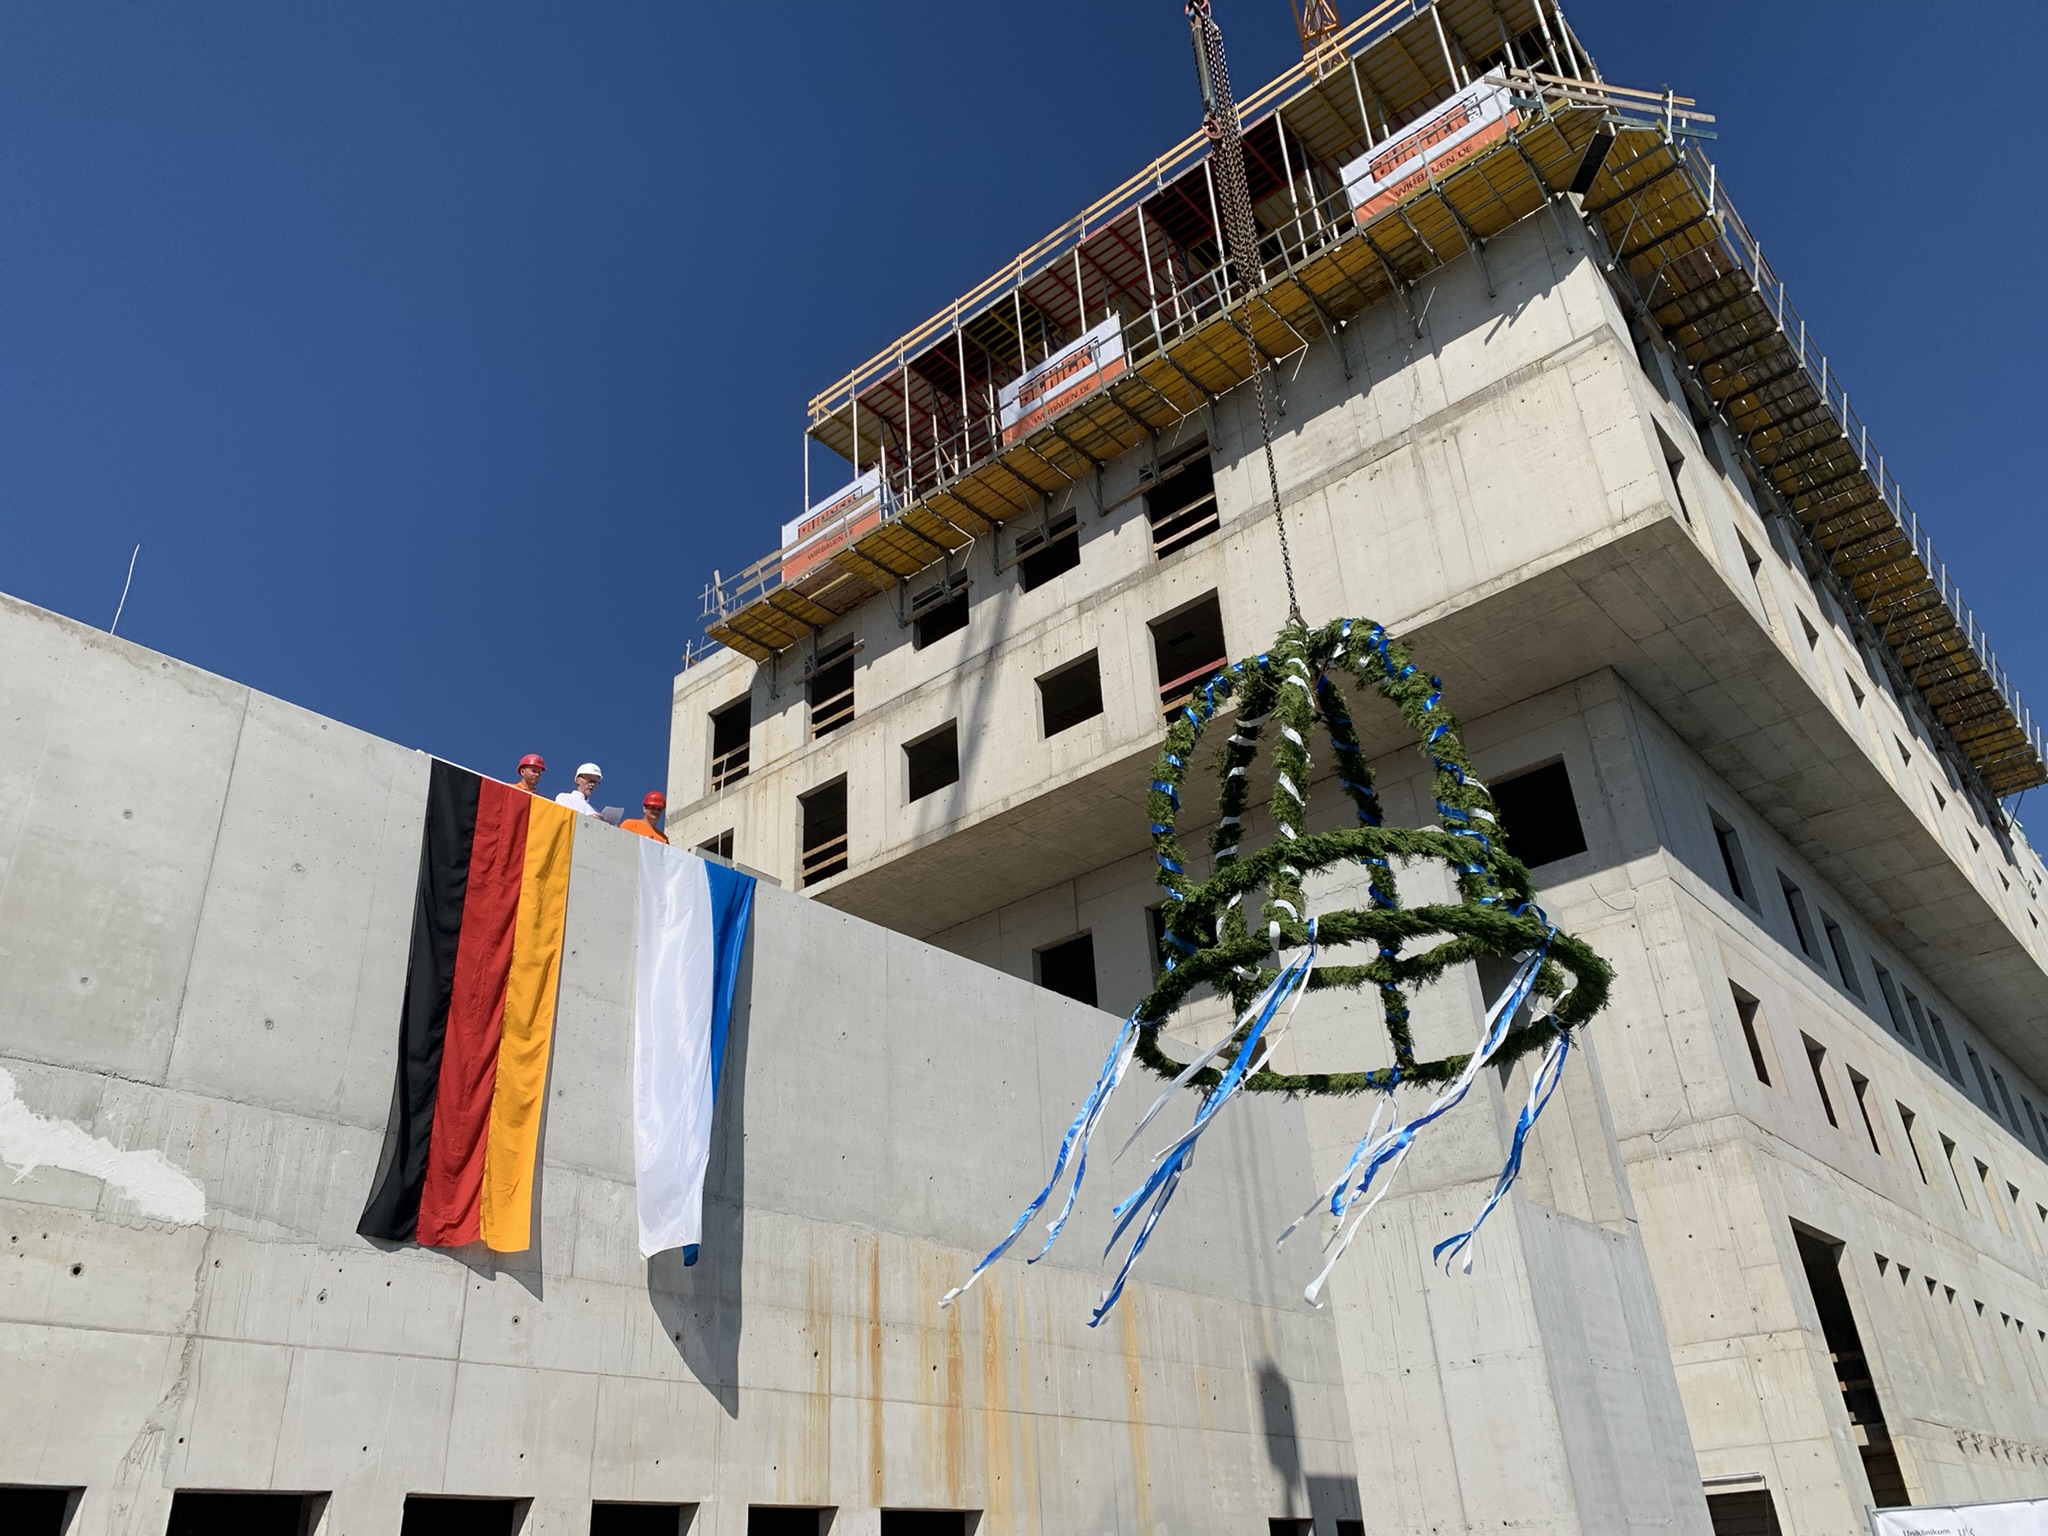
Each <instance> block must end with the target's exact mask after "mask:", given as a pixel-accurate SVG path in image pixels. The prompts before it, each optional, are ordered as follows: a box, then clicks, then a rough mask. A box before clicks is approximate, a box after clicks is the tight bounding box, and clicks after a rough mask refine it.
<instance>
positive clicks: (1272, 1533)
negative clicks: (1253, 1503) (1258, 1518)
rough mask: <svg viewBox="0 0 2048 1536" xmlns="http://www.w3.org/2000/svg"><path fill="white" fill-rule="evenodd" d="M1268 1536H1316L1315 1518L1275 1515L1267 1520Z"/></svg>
mask: <svg viewBox="0 0 2048 1536" xmlns="http://www.w3.org/2000/svg"><path fill="white" fill-rule="evenodd" d="M1266 1536H1316V1523H1315V1521H1313V1520H1302V1519H1295V1518H1291V1517H1288V1516H1284V1515H1274V1516H1273V1517H1272V1518H1270V1519H1269V1520H1267V1521H1266Z"/></svg>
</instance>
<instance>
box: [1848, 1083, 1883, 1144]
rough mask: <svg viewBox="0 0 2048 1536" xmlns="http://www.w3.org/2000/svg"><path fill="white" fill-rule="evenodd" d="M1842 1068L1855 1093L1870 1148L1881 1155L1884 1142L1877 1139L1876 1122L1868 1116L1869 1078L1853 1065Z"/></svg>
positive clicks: (1851, 1089) (1858, 1111)
mask: <svg viewBox="0 0 2048 1536" xmlns="http://www.w3.org/2000/svg"><path fill="white" fill-rule="evenodd" d="M1844 1070H1845V1071H1847V1072H1848V1074H1849V1091H1850V1092H1851V1093H1853V1094H1855V1095H1856V1113H1857V1114H1859V1115H1861V1116H1862V1117H1863V1134H1864V1135H1866V1136H1868V1137H1869V1138H1870V1150H1871V1151H1873V1152H1875V1153H1876V1154H1877V1155H1878V1156H1879V1157H1883V1156H1884V1144H1883V1143H1882V1142H1880V1141H1879V1140H1878V1139H1877V1122H1876V1121H1875V1120H1872V1119H1871V1118H1870V1079H1869V1078H1867V1077H1865V1076H1864V1075H1863V1074H1862V1073H1861V1072H1858V1071H1857V1070H1856V1069H1855V1068H1854V1067H1848V1068H1845V1069H1844Z"/></svg>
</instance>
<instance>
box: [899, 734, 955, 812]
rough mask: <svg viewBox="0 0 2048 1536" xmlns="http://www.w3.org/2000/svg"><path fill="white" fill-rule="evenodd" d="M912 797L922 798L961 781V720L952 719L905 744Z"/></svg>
mask: <svg viewBox="0 0 2048 1536" xmlns="http://www.w3.org/2000/svg"><path fill="white" fill-rule="evenodd" d="M903 760H904V765H905V767H906V769H907V771H908V773H909V780H910V798H911V799H912V800H922V799H923V798H924V797H925V796H926V795H930V794H936V793H937V792H938V791H940V790H942V789H944V788H945V787H946V786H947V785H948V784H957V783H959V782H960V722H959V721H957V720H948V721H947V722H946V723H945V724H944V725H942V726H940V727H939V728H938V729H937V730H936V731H930V732H927V733H926V734H925V735H923V736H920V737H918V739H917V740H915V741H913V742H909V743H907V744H906V745H905V746H904V748H903Z"/></svg>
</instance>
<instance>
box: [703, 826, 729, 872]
mask: <svg viewBox="0 0 2048 1536" xmlns="http://www.w3.org/2000/svg"><path fill="white" fill-rule="evenodd" d="M697 851H698V852H699V853H708V854H710V855H711V857H712V858H714V859H723V860H725V862H726V863H728V864H730V863H731V862H732V828H731V827H727V828H726V829H725V830H724V831H723V832H721V833H719V834H718V836H716V837H707V838H705V839H704V841H703V842H701V843H699V844H698V845H697Z"/></svg>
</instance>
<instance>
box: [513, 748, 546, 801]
mask: <svg viewBox="0 0 2048 1536" xmlns="http://www.w3.org/2000/svg"><path fill="white" fill-rule="evenodd" d="M547 771H548V765H547V760H546V759H545V758H543V757H542V756H541V755H540V754H539V753H538V752H529V753H527V754H526V756H524V757H522V758H521V759H519V778H518V781H517V782H516V783H514V784H513V786H512V787H513V788H514V789H523V790H525V791H526V793H528V794H529V795H537V794H539V793H540V776H541V775H542V774H544V773H546V772H547Z"/></svg>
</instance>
